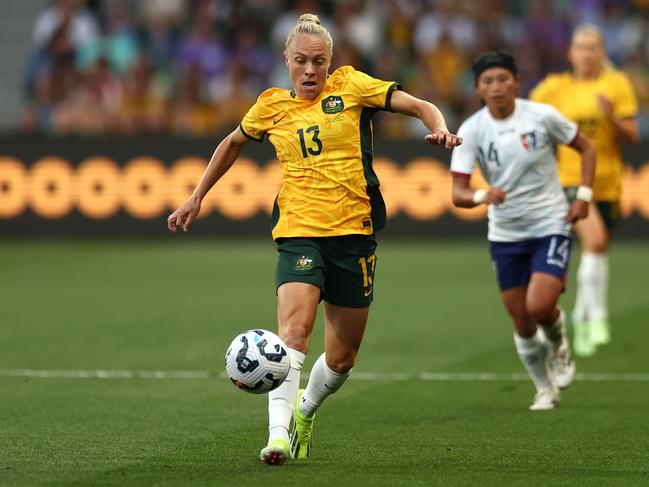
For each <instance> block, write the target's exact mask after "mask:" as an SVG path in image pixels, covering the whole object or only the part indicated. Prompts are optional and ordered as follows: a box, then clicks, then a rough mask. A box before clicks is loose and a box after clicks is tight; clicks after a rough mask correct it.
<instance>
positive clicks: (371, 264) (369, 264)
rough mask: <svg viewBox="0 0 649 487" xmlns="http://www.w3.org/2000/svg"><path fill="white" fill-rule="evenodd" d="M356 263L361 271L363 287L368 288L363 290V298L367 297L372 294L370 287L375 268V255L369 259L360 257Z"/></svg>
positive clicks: (372, 282)
mask: <svg viewBox="0 0 649 487" xmlns="http://www.w3.org/2000/svg"><path fill="white" fill-rule="evenodd" d="M358 263H359V264H360V265H361V270H362V271H363V287H364V288H369V290H368V289H366V290H365V296H369V294H370V293H371V292H372V285H373V284H374V268H375V267H376V255H370V256H369V257H361V258H360V259H358Z"/></svg>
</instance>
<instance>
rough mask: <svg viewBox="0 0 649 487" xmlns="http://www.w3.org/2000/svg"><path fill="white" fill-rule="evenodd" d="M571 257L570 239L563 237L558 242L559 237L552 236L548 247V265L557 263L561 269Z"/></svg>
mask: <svg viewBox="0 0 649 487" xmlns="http://www.w3.org/2000/svg"><path fill="white" fill-rule="evenodd" d="M569 257H570V239H562V240H561V242H560V243H558V238H557V237H552V239H551V240H550V246H549V247H548V254H547V260H546V262H547V263H548V265H556V266H558V267H560V268H561V269H565V268H566V265H567V264H568V258H569Z"/></svg>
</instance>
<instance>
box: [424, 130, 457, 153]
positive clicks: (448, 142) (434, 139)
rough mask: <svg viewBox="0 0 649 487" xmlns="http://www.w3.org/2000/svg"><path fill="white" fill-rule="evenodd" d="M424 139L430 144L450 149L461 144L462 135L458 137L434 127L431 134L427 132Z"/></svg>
mask: <svg viewBox="0 0 649 487" xmlns="http://www.w3.org/2000/svg"><path fill="white" fill-rule="evenodd" d="M424 139H426V140H427V141H428V142H430V143H431V144H437V145H443V146H444V147H446V148H447V149H452V148H453V147H457V146H458V145H460V144H462V137H458V136H457V135H455V134H452V133H450V132H449V131H448V130H444V129H435V130H433V133H432V134H428V135H427V136H426V137H424Z"/></svg>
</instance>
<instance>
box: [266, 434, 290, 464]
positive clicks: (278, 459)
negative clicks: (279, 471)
mask: <svg viewBox="0 0 649 487" xmlns="http://www.w3.org/2000/svg"><path fill="white" fill-rule="evenodd" d="M288 457H289V448H288V443H286V441H284V440H282V439H281V438H277V439H275V440H273V441H271V442H270V443H268V446H266V448H264V449H263V450H262V451H261V453H260V454H259V458H260V460H261V463H263V464H265V465H284V464H285V463H286V460H288Z"/></svg>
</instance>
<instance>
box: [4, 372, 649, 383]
mask: <svg viewBox="0 0 649 487" xmlns="http://www.w3.org/2000/svg"><path fill="white" fill-rule="evenodd" d="M307 373H308V372H307ZM0 377H24V378H42V379H211V378H221V379H225V378H227V377H226V375H225V372H219V373H215V372H210V371H207V370H67V369H64V370H34V369H0ZM351 378H352V379H354V380H364V381H386V382H390V381H392V382H393V381H408V380H421V381H431V382H489V381H490V382H495V381H500V382H517V381H528V380H529V377H528V376H527V374H523V373H512V374H504V373H490V372H421V373H419V374H411V373H406V372H361V371H358V372H354V373H353V374H352V375H351ZM575 378H576V380H578V381H581V382H649V373H626V374H604V373H601V374H600V373H592V374H577V375H576V377H575Z"/></svg>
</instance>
